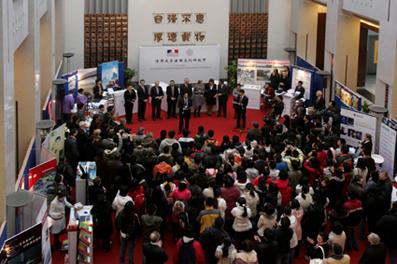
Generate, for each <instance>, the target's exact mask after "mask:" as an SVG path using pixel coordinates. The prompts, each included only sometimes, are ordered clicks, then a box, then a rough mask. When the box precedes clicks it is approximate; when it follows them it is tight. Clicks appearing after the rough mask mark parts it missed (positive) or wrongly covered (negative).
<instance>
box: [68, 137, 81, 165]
mask: <svg viewBox="0 0 397 264" xmlns="http://www.w3.org/2000/svg"><path fill="white" fill-rule="evenodd" d="M65 157H66V159H67V160H68V161H69V162H78V161H79V159H80V152H79V147H78V146H77V140H76V139H75V138H74V137H71V136H69V137H68V138H67V139H66V142H65Z"/></svg>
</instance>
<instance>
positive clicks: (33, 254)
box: [0, 223, 43, 264]
mask: <svg viewBox="0 0 397 264" xmlns="http://www.w3.org/2000/svg"><path fill="white" fill-rule="evenodd" d="M42 260H43V256H42V224H41V223H39V224H37V225H34V226H32V227H31V228H28V229H26V230H24V231H22V232H21V233H19V234H17V235H15V236H13V237H11V238H9V239H7V240H6V241H5V243H4V246H3V249H2V251H1V255H0V263H29V264H36V263H42Z"/></svg>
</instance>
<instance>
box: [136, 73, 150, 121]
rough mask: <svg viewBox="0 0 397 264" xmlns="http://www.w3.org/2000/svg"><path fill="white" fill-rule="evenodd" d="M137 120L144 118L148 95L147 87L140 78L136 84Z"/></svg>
mask: <svg viewBox="0 0 397 264" xmlns="http://www.w3.org/2000/svg"><path fill="white" fill-rule="evenodd" d="M137 90H138V121H142V120H146V119H145V112H146V103H147V98H148V97H149V93H148V89H147V87H146V86H145V80H140V81H139V85H138V89H137Z"/></svg>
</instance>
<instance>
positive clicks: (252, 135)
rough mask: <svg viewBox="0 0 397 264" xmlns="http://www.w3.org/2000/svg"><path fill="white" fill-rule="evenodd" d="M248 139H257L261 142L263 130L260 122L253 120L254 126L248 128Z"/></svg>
mask: <svg viewBox="0 0 397 264" xmlns="http://www.w3.org/2000/svg"><path fill="white" fill-rule="evenodd" d="M247 139H248V140H249V141H254V140H255V141H256V142H258V143H261V141H262V130H261V129H260V128H259V123H258V122H256V121H255V122H253V123H252V128H250V129H248V132H247Z"/></svg>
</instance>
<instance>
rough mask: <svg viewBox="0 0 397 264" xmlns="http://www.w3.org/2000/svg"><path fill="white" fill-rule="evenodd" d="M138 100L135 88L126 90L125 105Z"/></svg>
mask: <svg viewBox="0 0 397 264" xmlns="http://www.w3.org/2000/svg"><path fill="white" fill-rule="evenodd" d="M135 100H136V92H135V90H134V89H132V90H131V92H129V91H128V90H126V91H125V92H124V105H128V104H133V103H134V102H135Z"/></svg>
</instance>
